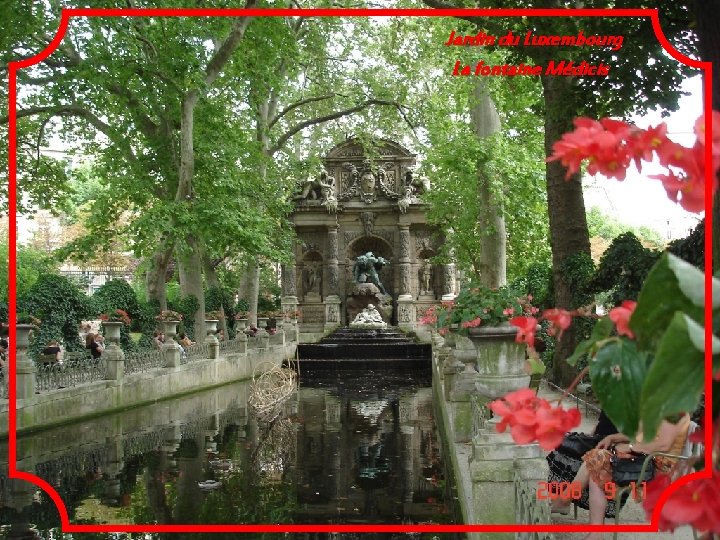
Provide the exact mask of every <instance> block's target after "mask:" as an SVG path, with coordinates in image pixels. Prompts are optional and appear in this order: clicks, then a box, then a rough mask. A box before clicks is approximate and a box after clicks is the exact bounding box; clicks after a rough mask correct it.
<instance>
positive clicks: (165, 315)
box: [155, 309, 183, 322]
mask: <svg viewBox="0 0 720 540" xmlns="http://www.w3.org/2000/svg"><path fill="white" fill-rule="evenodd" d="M155 320H157V321H168V322H170V321H182V320H183V316H182V313H178V312H177V311H172V310H171V309H165V310H163V311H161V312H160V315H157V316H156V317H155Z"/></svg>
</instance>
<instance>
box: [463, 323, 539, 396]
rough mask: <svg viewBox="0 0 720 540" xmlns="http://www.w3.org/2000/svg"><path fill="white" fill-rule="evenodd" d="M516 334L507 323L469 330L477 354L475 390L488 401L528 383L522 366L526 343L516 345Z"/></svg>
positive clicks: (527, 377)
mask: <svg viewBox="0 0 720 540" xmlns="http://www.w3.org/2000/svg"><path fill="white" fill-rule="evenodd" d="M516 335H517V328H516V327H514V326H510V325H509V324H506V325H500V326H489V327H486V328H470V329H469V331H468V337H469V338H470V341H472V344H473V345H474V347H475V353H476V356H475V361H476V365H477V371H478V376H477V379H476V383H475V387H476V388H477V390H478V392H480V394H482V395H484V396H485V397H487V398H488V399H489V400H494V399H497V398H499V397H502V396H504V395H505V394H507V393H508V392H512V391H513V390H519V389H520V388H527V386H528V384H530V375H529V374H528V373H527V370H526V367H525V366H526V361H525V344H524V343H516V342H515V336H516Z"/></svg>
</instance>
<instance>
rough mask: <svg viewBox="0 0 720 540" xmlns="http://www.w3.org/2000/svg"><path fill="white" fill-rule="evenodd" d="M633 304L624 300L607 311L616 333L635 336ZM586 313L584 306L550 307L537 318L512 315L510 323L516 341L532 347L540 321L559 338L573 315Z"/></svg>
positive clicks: (635, 304)
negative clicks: (515, 330) (575, 307)
mask: <svg viewBox="0 0 720 540" xmlns="http://www.w3.org/2000/svg"><path fill="white" fill-rule="evenodd" d="M635 306H637V302H635V301H633V300H625V301H624V302H623V303H622V305H620V306H618V307H616V308H613V309H611V310H610V312H609V313H608V317H609V318H610V320H611V321H612V322H613V323H615V328H616V330H617V333H618V335H621V336H628V337H629V338H633V337H635V336H634V334H633V332H632V330H630V327H629V323H630V316H631V315H632V314H633V311H634V310H635ZM587 315H588V313H587V310H586V309H584V308H581V309H576V310H573V311H567V310H565V309H562V308H552V309H546V310H545V311H543V312H542V315H541V316H540V318H539V319H537V318H535V317H526V316H522V317H514V318H512V319H510V324H512V325H513V326H517V328H518V331H517V335H516V337H515V341H516V342H518V343H527V344H528V345H529V346H530V347H534V346H535V332H536V330H537V327H538V324H539V323H540V321H548V322H549V323H550V327H549V328H548V334H550V335H551V336H557V337H558V339H560V336H561V335H562V332H563V330H567V329H568V328H569V327H570V324H571V323H572V318H573V317H576V316H587Z"/></svg>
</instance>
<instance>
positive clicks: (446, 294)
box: [442, 263, 456, 301]
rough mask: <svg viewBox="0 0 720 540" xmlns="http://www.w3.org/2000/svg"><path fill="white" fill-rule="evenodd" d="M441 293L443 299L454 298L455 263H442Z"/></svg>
mask: <svg viewBox="0 0 720 540" xmlns="http://www.w3.org/2000/svg"><path fill="white" fill-rule="evenodd" d="M442 293H443V294H442V299H443V300H444V301H449V300H455V296H456V294H455V265H454V264H453V263H449V264H445V265H443V288H442Z"/></svg>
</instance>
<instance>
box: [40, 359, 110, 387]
mask: <svg viewBox="0 0 720 540" xmlns="http://www.w3.org/2000/svg"><path fill="white" fill-rule="evenodd" d="M105 370H106V364H105V360H104V359H103V358H102V357H100V358H92V357H84V356H80V357H77V356H71V357H68V358H66V359H65V360H64V361H63V362H62V363H60V362H52V363H45V364H41V365H39V366H38V367H37V373H36V374H35V391H36V393H42V392H49V391H51V390H57V389H60V388H71V387H73V386H78V385H80V384H85V383H90V382H95V381H102V380H103V379H104V378H105V373H106V371H105Z"/></svg>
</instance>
